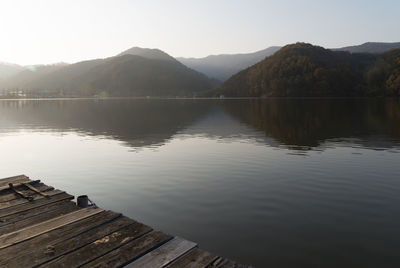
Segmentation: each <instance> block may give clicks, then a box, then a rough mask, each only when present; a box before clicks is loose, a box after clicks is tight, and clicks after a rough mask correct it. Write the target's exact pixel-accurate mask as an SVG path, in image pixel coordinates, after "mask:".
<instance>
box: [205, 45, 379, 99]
mask: <svg viewBox="0 0 400 268" xmlns="http://www.w3.org/2000/svg"><path fill="white" fill-rule="evenodd" d="M376 60H377V56H375V55H373V54H350V53H348V52H341V51H331V50H328V49H324V48H322V47H317V46H313V45H310V44H304V43H297V44H293V45H288V46H285V47H283V48H282V49H281V50H279V51H278V52H276V53H275V54H274V55H273V56H271V57H268V58H266V59H265V60H263V61H261V62H259V63H258V64H256V65H254V66H252V67H250V68H248V69H246V70H243V71H241V72H239V73H237V74H236V75H234V76H232V77H231V78H230V79H229V80H228V81H226V82H225V83H224V84H223V85H222V86H221V87H220V88H219V89H216V90H213V91H211V92H210V93H209V95H211V96H218V95H225V96H230V97H310V96H315V97H316V96H318V97H321V96H331V97H333V96H334V97H338V96H340V97H346V96H361V95H364V94H365V87H366V82H365V74H366V72H367V70H368V69H369V68H371V66H373V65H374V63H375V62H376Z"/></svg>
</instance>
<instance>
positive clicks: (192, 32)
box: [0, 0, 400, 65]
mask: <svg viewBox="0 0 400 268" xmlns="http://www.w3.org/2000/svg"><path fill="white" fill-rule="evenodd" d="M385 4H386V5H382V3H381V2H379V1H371V0H370V1H352V2H351V3H349V2H345V1H335V2H334V3H320V2H319V1H315V0H310V1H307V4H304V1H288V0H287V1H280V2H273V1H258V0H257V1H252V2H251V4H249V3H245V2H243V1H218V2H212V1H202V2H201V3H198V2H196V3H193V2H187V1H180V0H175V1H168V2H162V1H153V2H151V3H148V2H144V1H125V0H120V1H112V2H111V1H92V0H90V1H84V2H72V1H64V0H60V1H48V0H42V1H34V2H33V1H27V0H18V1H8V0H6V1H1V3H0V10H1V11H2V14H1V16H0V24H1V25H6V27H3V29H2V36H3V40H2V42H0V62H7V63H15V64H20V65H33V64H52V63H58V62H67V63H74V62H78V61H82V60H89V59H94V58H105V57H109V56H112V55H116V54H118V53H120V52H121V51H124V50H126V49H128V48H131V47H133V46H138V47H145V48H158V49H161V50H163V51H165V52H167V53H168V54H170V55H171V56H173V57H194V58H201V57H205V56H208V55H218V54H232V53H233V54H236V53H249V52H255V51H258V50H262V49H264V48H267V47H270V46H283V45H286V44H289V43H295V42H308V43H312V44H315V45H319V46H323V47H326V48H338V47H344V46H350V45H358V44H362V43H365V42H397V41H399V40H396V39H394V38H398V29H400V21H399V20H398V19H397V16H398V14H397V11H398V10H399V8H400V3H399V2H397V1H386V3H385ZM388 6H391V8H390V9H388V8H387V7H388ZM343 7H345V8H343ZM396 33H397V34H396Z"/></svg>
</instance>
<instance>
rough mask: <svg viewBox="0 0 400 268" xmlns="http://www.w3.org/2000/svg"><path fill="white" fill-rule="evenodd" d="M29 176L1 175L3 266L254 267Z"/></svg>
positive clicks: (0, 249)
mask: <svg viewBox="0 0 400 268" xmlns="http://www.w3.org/2000/svg"><path fill="white" fill-rule="evenodd" d="M73 200H74V196H72V195H70V194H68V193H66V192H64V191H62V190H57V189H54V188H53V187H52V186H48V185H45V184H44V183H43V182H41V181H40V180H31V179H29V177H27V176H25V175H20V176H15V177H10V178H4V179H0V267H149V268H161V267H166V268H177V267H189V268H217V267H218V268H234V267H238V268H239V267H240V268H242V267H243V268H244V267H250V266H246V265H241V264H238V263H236V262H234V261H231V260H229V259H225V258H223V257H220V256H217V255H216V254H213V253H210V252H207V251H205V250H202V249H199V248H198V247H197V244H196V243H194V242H191V241H188V240H185V239H183V238H180V237H176V236H173V235H169V234H165V233H163V232H161V231H157V230H153V229H152V228H151V227H149V226H147V225H144V224H142V223H140V222H137V221H134V220H132V219H130V218H128V217H126V216H124V215H122V214H121V213H117V212H113V211H110V210H104V209H101V208H98V207H96V206H88V207H81V206H78V205H77V204H76V203H75V202H73Z"/></svg>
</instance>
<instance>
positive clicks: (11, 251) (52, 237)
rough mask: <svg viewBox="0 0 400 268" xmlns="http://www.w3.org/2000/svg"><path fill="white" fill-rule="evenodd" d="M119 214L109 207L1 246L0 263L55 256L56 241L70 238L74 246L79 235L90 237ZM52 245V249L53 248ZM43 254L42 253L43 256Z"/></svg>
mask: <svg viewBox="0 0 400 268" xmlns="http://www.w3.org/2000/svg"><path fill="white" fill-rule="evenodd" d="M120 218H121V214H119V213H115V212H112V211H104V212H101V213H99V214H96V215H93V216H90V217H88V218H85V219H83V220H80V221H77V222H74V223H71V224H68V225H64V226H62V227H60V228H58V229H55V230H53V231H50V232H47V233H44V234H41V235H39V236H37V237H34V238H32V239H30V240H26V241H24V242H22V243H19V244H14V245H12V246H10V247H7V248H4V249H1V250H0V267H32V266H34V265H35V264H40V263H42V262H44V261H46V260H51V259H53V258H54V257H53V256H55V257H56V256H57V254H58V252H60V254H61V253H63V250H62V247H60V249H61V250H58V246H59V245H63V244H64V245H67V244H66V241H72V242H71V243H72V246H73V247H79V246H80V245H81V244H80V242H79V241H80V239H81V238H82V239H85V237H87V236H89V237H92V236H93V233H98V232H99V229H100V230H103V227H104V226H106V225H107V224H108V223H110V222H114V221H116V220H118V219H120ZM53 249H54V251H53ZM43 256H44V257H43Z"/></svg>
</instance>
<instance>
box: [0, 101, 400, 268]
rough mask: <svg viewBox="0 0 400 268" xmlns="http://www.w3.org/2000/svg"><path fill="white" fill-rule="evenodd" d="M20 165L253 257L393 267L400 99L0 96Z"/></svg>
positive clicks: (5, 172) (151, 221) (7, 137)
mask: <svg viewBox="0 0 400 268" xmlns="http://www.w3.org/2000/svg"><path fill="white" fill-rule="evenodd" d="M0 150H1V152H2V153H1V154H0V163H1V164H0V177H7V176H12V175H17V174H27V175H29V176H30V177H31V178H33V179H43V180H44V181H45V182H46V183H47V184H50V185H53V186H55V187H57V188H60V189H63V190H66V191H68V192H69V193H71V194H74V195H75V196H76V195H79V194H88V195H89V197H90V198H91V199H92V200H94V201H95V202H96V203H97V205H99V206H100V207H103V208H107V209H111V210H115V211H121V212H123V213H124V214H126V215H128V216H130V217H132V218H134V219H136V220H139V221H142V222H144V223H146V224H148V225H151V226H153V227H154V228H157V229H161V230H163V231H165V232H169V233H172V234H176V235H179V236H182V237H185V238H187V239H189V240H193V241H196V242H198V243H199V245H200V247H202V248H204V249H207V250H209V251H212V252H216V253H218V254H221V255H223V256H226V257H229V258H232V259H234V260H237V261H239V262H241V263H246V264H253V265H254V266H256V267H400V254H399V249H400V228H399V226H400V102H399V101H398V100H363V99H359V100H340V99H336V100H328V99H323V100H319V99H312V100H306V99H304V100H283V99H281V100H279V99H275V100H268V101H267V100H263V101H262V100H223V101H216V100H36V101H0Z"/></svg>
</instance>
